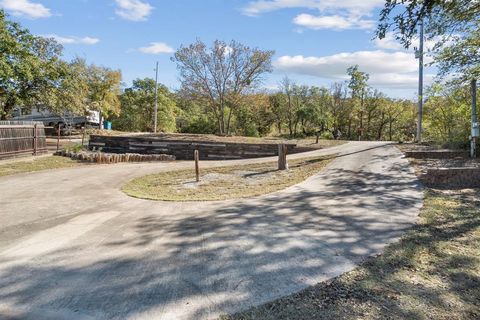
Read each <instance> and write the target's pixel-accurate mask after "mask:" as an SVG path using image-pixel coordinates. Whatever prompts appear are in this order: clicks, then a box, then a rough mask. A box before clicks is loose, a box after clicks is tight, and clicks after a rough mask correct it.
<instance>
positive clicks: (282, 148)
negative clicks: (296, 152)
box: [278, 143, 288, 170]
mask: <svg viewBox="0 0 480 320" xmlns="http://www.w3.org/2000/svg"><path fill="white" fill-rule="evenodd" d="M287 169H288V164H287V146H286V145H285V144H283V143H282V144H279V145H278V170H287Z"/></svg>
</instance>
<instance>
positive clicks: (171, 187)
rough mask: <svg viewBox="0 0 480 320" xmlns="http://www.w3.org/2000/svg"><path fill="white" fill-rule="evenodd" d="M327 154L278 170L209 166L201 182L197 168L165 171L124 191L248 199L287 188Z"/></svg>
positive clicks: (157, 196) (270, 165) (155, 196)
mask: <svg viewBox="0 0 480 320" xmlns="http://www.w3.org/2000/svg"><path fill="white" fill-rule="evenodd" d="M328 162H329V160H327V158H326V157H315V158H305V159H297V160H290V161H289V170H286V171H278V170H277V163H276V162H266V163H258V164H249V165H240V166H229V167H216V168H206V169H202V170H201V171H200V174H201V175H200V182H196V181H195V172H194V170H181V171H170V172H162V173H158V174H153V175H148V176H145V177H140V178H137V179H134V180H132V181H130V182H129V183H127V184H126V185H125V186H124V187H123V188H122V190H123V191H124V192H125V193H126V194H128V195H130V196H132V197H136V198H142V199H149V200H165V201H209V200H225V199H233V198H246V197H253V196H258V195H262V194H267V193H271V192H275V191H279V190H282V189H285V188H287V187H289V186H292V185H294V184H297V183H300V182H302V181H303V180H305V179H306V178H308V177H310V176H312V175H314V174H315V173H317V172H319V171H320V170H322V169H323V168H324V167H325V165H326V164H327V163H328Z"/></svg>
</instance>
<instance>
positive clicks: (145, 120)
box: [114, 78, 177, 132]
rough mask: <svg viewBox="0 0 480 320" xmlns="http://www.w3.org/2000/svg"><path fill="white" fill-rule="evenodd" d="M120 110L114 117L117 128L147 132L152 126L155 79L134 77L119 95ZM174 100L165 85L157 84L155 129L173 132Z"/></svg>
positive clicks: (174, 125) (175, 107) (174, 126)
mask: <svg viewBox="0 0 480 320" xmlns="http://www.w3.org/2000/svg"><path fill="white" fill-rule="evenodd" d="M120 100H121V112H120V115H119V116H118V117H117V118H115V120H114V124H115V126H116V127H117V128H118V129H121V130H126V131H137V132H149V131H152V130H153V126H154V120H153V119H154V105H155V80H154V79H150V78H145V79H136V80H134V81H133V85H132V86H131V87H130V88H127V89H125V90H124V92H123V94H122V95H121V98H120ZM176 109H177V106H176V102H175V98H174V96H173V94H172V93H170V92H169V90H168V89H167V87H165V86H163V85H160V84H159V85H158V113H157V118H158V122H157V131H159V132H162V131H163V132H173V131H175V129H176V124H175V115H176Z"/></svg>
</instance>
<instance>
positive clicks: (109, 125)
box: [103, 121, 112, 130]
mask: <svg viewBox="0 0 480 320" xmlns="http://www.w3.org/2000/svg"><path fill="white" fill-rule="evenodd" d="M103 129H105V130H112V121H104V122H103Z"/></svg>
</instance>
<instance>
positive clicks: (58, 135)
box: [57, 125, 60, 152]
mask: <svg viewBox="0 0 480 320" xmlns="http://www.w3.org/2000/svg"><path fill="white" fill-rule="evenodd" d="M58 150H60V125H58V131H57V152H58Z"/></svg>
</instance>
